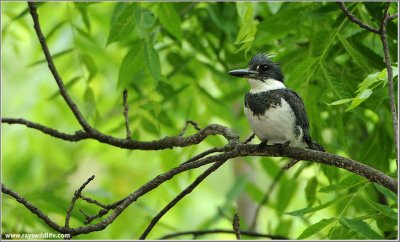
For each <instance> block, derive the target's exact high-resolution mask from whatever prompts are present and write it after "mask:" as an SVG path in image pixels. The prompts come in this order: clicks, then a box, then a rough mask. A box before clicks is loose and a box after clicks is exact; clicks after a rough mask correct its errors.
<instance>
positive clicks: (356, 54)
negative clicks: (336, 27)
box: [338, 34, 370, 73]
mask: <svg viewBox="0 0 400 242" xmlns="http://www.w3.org/2000/svg"><path fill="white" fill-rule="evenodd" d="M338 38H339V40H340V42H341V43H342V45H343V47H344V49H345V50H346V51H347V53H349V55H350V56H351V58H352V59H353V60H354V61H356V62H357V63H358V64H359V65H360V66H361V67H362V68H363V69H364V71H365V72H367V73H368V72H369V70H370V66H369V65H368V63H367V62H366V60H365V57H364V56H363V55H362V54H361V53H360V52H358V50H357V49H355V48H353V46H352V45H351V44H350V43H349V42H348V41H347V40H346V38H345V37H343V36H342V35H340V34H338Z"/></svg>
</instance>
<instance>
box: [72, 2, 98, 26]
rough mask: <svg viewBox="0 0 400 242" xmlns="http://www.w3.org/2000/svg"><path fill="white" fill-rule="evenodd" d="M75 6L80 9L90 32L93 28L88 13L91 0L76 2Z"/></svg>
mask: <svg viewBox="0 0 400 242" xmlns="http://www.w3.org/2000/svg"><path fill="white" fill-rule="evenodd" d="M74 4H75V7H76V8H77V9H78V10H79V12H80V14H81V17H82V21H83V23H84V24H85V26H86V29H87V30H88V31H89V32H90V29H91V24H90V20H89V16H88V13H87V7H89V6H90V5H91V4H94V3H91V2H80V3H74Z"/></svg>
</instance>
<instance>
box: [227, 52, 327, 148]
mask: <svg viewBox="0 0 400 242" xmlns="http://www.w3.org/2000/svg"><path fill="white" fill-rule="evenodd" d="M228 73H229V74H230V75H232V76H237V77H242V78H247V81H248V82H249V84H250V92H249V93H247V94H246V96H245V99H244V105H245V107H244V113H245V115H246V117H247V120H248V121H249V123H250V126H251V128H252V130H253V131H254V133H255V135H256V136H257V137H258V138H259V139H260V140H261V141H262V143H261V144H265V145H266V144H267V143H270V144H282V145H284V146H286V145H290V146H294V147H300V148H310V149H313V150H320V151H324V148H323V147H322V146H321V145H319V144H318V143H316V142H314V141H313V140H312V139H311V137H310V134H309V130H308V126H309V124H308V118H307V112H306V109H305V107H304V103H303V101H302V100H301V98H300V96H299V95H298V94H297V93H296V92H294V91H292V90H290V89H287V88H286V87H285V85H284V80H283V79H284V78H283V74H282V71H281V69H280V67H279V65H278V64H277V63H274V62H272V61H271V60H270V58H269V57H268V56H267V55H266V54H264V53H260V54H257V55H255V56H254V57H253V58H252V59H251V60H250V62H249V64H248V67H247V68H246V69H239V70H233V71H230V72H228Z"/></svg>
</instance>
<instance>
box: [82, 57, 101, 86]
mask: <svg viewBox="0 0 400 242" xmlns="http://www.w3.org/2000/svg"><path fill="white" fill-rule="evenodd" d="M81 58H82V62H83V64H84V65H85V66H86V69H87V70H88V71H89V77H88V79H87V81H88V82H90V81H91V80H92V78H93V77H94V76H95V75H96V74H97V70H98V68H97V65H96V62H95V61H94V60H93V58H92V57H90V55H87V54H83V55H81Z"/></svg>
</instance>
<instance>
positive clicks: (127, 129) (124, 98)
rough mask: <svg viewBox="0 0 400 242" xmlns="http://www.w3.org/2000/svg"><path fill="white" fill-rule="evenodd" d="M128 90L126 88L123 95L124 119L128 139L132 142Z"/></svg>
mask: <svg viewBox="0 0 400 242" xmlns="http://www.w3.org/2000/svg"><path fill="white" fill-rule="evenodd" d="M127 99H128V90H126V88H125V89H124V91H123V93H122V100H123V104H124V117H125V129H126V139H128V140H130V139H131V130H130V129H129V115H128V110H129V108H128V103H127Z"/></svg>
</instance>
